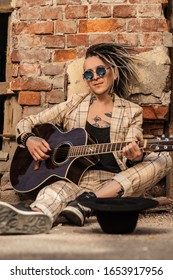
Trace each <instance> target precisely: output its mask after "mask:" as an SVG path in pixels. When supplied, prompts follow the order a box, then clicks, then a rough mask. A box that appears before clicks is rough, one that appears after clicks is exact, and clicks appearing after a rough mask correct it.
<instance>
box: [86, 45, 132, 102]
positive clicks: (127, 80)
mask: <svg viewBox="0 0 173 280" xmlns="http://www.w3.org/2000/svg"><path fill="white" fill-rule="evenodd" d="M96 55H97V56H99V57H100V58H101V59H103V60H104V61H105V62H107V63H108V64H109V65H110V66H111V67H113V68H115V69H116V70H117V74H118V77H117V80H115V81H114V86H113V89H114V92H116V94H117V95H118V96H120V97H123V98H126V99H128V97H129V94H130V88H131V87H132V84H133V82H134V81H135V80H137V73H136V71H135V67H134V61H135V60H136V57H135V55H134V50H132V48H130V47H129V46H126V45H118V44H114V43H100V44H95V45H92V46H91V47H89V48H88V49H87V52H86V55H85V58H88V57H90V56H96Z"/></svg>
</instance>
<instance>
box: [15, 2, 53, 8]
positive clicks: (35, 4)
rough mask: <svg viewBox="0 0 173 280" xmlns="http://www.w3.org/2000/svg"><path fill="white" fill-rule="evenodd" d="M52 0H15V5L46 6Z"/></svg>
mask: <svg viewBox="0 0 173 280" xmlns="http://www.w3.org/2000/svg"><path fill="white" fill-rule="evenodd" d="M51 4H52V0H17V1H16V7H18V8H19V7H23V6H46V5H51Z"/></svg>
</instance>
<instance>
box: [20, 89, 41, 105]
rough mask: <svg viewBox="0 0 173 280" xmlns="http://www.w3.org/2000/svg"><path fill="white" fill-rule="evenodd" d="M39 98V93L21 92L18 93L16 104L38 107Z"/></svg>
mask: <svg viewBox="0 0 173 280" xmlns="http://www.w3.org/2000/svg"><path fill="white" fill-rule="evenodd" d="M40 102H41V97H40V93H39V92H33V91H21V92H20V93H19V98H18V103H19V104H20V105H40Z"/></svg>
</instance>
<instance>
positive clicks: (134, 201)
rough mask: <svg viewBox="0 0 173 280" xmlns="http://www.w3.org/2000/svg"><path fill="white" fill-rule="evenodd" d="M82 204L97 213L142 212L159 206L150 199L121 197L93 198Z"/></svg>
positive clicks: (83, 200) (83, 201)
mask: <svg viewBox="0 0 173 280" xmlns="http://www.w3.org/2000/svg"><path fill="white" fill-rule="evenodd" d="M80 204H82V205H84V206H86V207H89V208H91V209H93V210H97V211H106V212H140V211H143V210H146V209H148V208H153V207H156V206H157V205H158V202H157V201H156V200H154V199H150V198H142V197H121V198H116V197H115V198H91V199H86V200H85V199H82V200H81V201H80Z"/></svg>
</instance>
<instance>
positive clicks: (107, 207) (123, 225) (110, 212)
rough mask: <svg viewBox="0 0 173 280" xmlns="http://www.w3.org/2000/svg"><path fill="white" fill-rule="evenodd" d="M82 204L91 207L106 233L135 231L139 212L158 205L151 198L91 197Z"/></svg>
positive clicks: (81, 201) (81, 202)
mask: <svg viewBox="0 0 173 280" xmlns="http://www.w3.org/2000/svg"><path fill="white" fill-rule="evenodd" d="M79 203H80V204H82V205H84V206H86V207H89V208H91V209H92V210H93V211H94V212H95V215H96V217H97V221H98V223H99V225H100V227H101V229H102V230H103V232H105V233H110V234H128V233H131V232H133V231H134V229H135V227H136V225H137V221H138V215H139V212H140V211H142V210H146V209H148V208H152V207H155V206H157V205H158V202H157V201H156V200H153V199H149V198H141V197H140V198H139V197H121V198H91V199H85V200H84V199H83V200H80V202H79Z"/></svg>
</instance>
